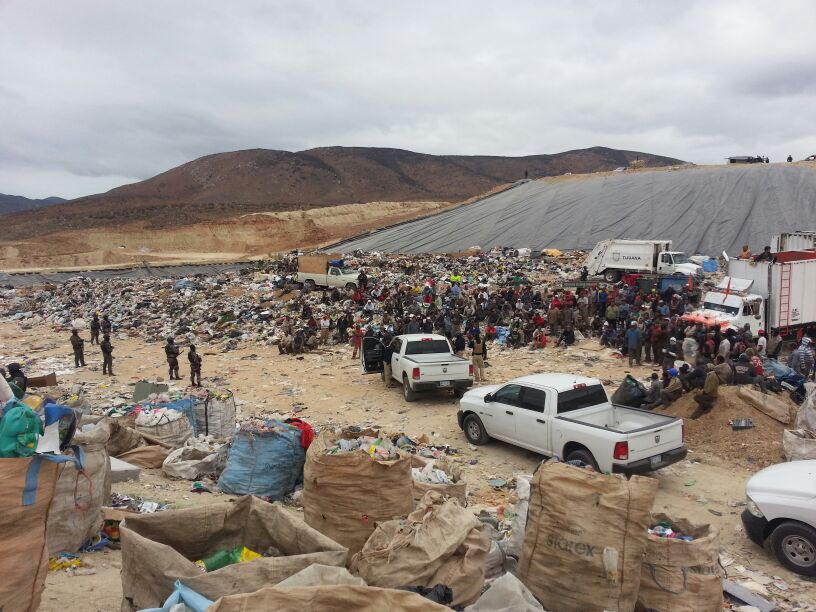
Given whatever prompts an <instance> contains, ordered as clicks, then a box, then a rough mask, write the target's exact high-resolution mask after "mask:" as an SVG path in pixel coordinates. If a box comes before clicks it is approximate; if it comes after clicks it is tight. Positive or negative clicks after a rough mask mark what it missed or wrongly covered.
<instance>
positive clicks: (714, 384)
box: [691, 363, 720, 420]
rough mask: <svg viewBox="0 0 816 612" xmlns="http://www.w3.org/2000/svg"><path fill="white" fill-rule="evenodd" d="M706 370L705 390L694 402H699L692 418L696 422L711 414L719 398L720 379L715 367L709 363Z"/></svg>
mask: <svg viewBox="0 0 816 612" xmlns="http://www.w3.org/2000/svg"><path fill="white" fill-rule="evenodd" d="M706 369H707V372H706V377H705V382H704V383H703V390H702V391H701V392H700V393H697V394H696V395H695V396H694V401H695V402H697V409H696V410H695V411H694V412H693V413H692V414H691V418H692V419H694V420H697V419H699V418H700V417H701V416H703V415H704V414H706V413H708V412H710V411H711V409H712V408H713V407H714V404H715V403H716V402H717V396H718V395H719V389H720V379H719V377H718V376H717V373H716V372H715V371H714V365H713V364H711V363H709V364H707V365H706Z"/></svg>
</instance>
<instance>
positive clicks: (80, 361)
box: [71, 329, 85, 368]
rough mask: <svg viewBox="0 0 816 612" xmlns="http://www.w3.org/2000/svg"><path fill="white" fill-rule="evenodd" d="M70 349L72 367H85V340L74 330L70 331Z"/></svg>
mask: <svg viewBox="0 0 816 612" xmlns="http://www.w3.org/2000/svg"><path fill="white" fill-rule="evenodd" d="M71 348H73V349H74V367H76V368H78V367H80V366H85V340H83V339H82V338H80V337H79V331H78V330H76V329H72V330H71Z"/></svg>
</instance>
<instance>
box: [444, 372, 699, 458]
mask: <svg viewBox="0 0 816 612" xmlns="http://www.w3.org/2000/svg"><path fill="white" fill-rule="evenodd" d="M457 418H458V420H459V427H460V428H461V429H462V430H463V431H464V432H465V436H466V437H467V439H468V441H469V442H471V443H473V444H485V443H486V442H487V441H488V440H489V439H490V438H496V439H497V440H503V441H505V442H509V443H510V444H514V445H516V446H521V447H522V448H526V449H528V450H531V451H534V452H536V453H541V454H542V455H547V456H553V457H558V458H559V459H562V460H564V461H571V460H580V461H583V462H584V463H587V464H589V465H591V466H593V467H594V468H595V469H596V470H598V471H600V472H604V473H612V472H620V473H624V474H642V473H645V472H650V471H653V470H657V469H660V468H662V467H666V466H667V465H671V464H672V463H675V462H677V461H680V460H681V459H683V458H685V456H686V453H687V452H688V449H686V447H685V444H684V427H683V421H682V419H679V418H677V417H671V416H666V415H662V414H655V413H653V412H648V411H646V410H639V409H637V408H629V407H627V406H619V405H613V404H612V403H611V402H610V401H609V398H608V397H607V395H606V391H605V390H604V388H603V385H601V382H600V381H599V380H598V379H596V378H586V377H583V376H573V375H571V374H533V375H531V376H523V377H521V378H516V379H514V380H511V381H509V382H507V383H505V384H503V385H490V386H485V387H480V388H478V389H474V390H472V391H468V392H467V393H465V395H464V396H463V397H462V399H461V401H460V402H459V412H458V414H457Z"/></svg>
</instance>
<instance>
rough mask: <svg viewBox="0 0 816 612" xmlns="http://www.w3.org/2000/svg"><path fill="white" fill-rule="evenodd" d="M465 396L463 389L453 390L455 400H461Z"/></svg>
mask: <svg viewBox="0 0 816 612" xmlns="http://www.w3.org/2000/svg"><path fill="white" fill-rule="evenodd" d="M464 394H465V390H464V389H454V390H453V397H455V398H456V399H462V396H463V395H464Z"/></svg>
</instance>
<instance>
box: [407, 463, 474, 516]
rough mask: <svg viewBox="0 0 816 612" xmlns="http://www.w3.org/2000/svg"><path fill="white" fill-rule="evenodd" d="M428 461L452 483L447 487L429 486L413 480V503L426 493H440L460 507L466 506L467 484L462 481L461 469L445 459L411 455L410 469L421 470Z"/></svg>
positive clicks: (429, 484)
mask: <svg viewBox="0 0 816 612" xmlns="http://www.w3.org/2000/svg"><path fill="white" fill-rule="evenodd" d="M429 461H433V462H434V467H435V468H436V469H439V470H442V471H443V472H445V473H446V474H447V475H448V476H450V477H451V480H453V481H454V482H453V484H449V485H447V484H431V483H427V482H420V481H418V480H416V479H414V501H415V502H419V501H421V500H422V498H423V497H425V494H426V493H427V492H428V491H436V492H437V493H442V495H446V496H447V497H452V498H454V499H456V500H458V501H459V503H460V504H462V506H467V484H465V481H464V480H462V468H461V467H459V466H458V465H457V464H456V463H454V462H453V461H451V460H449V459H447V458H445V457H443V458H441V459H425V458H424V457H419V456H417V455H411V467H412V468H418V469H422V468H424V467H425V466H426V465H427V464H428V462H429Z"/></svg>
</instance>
